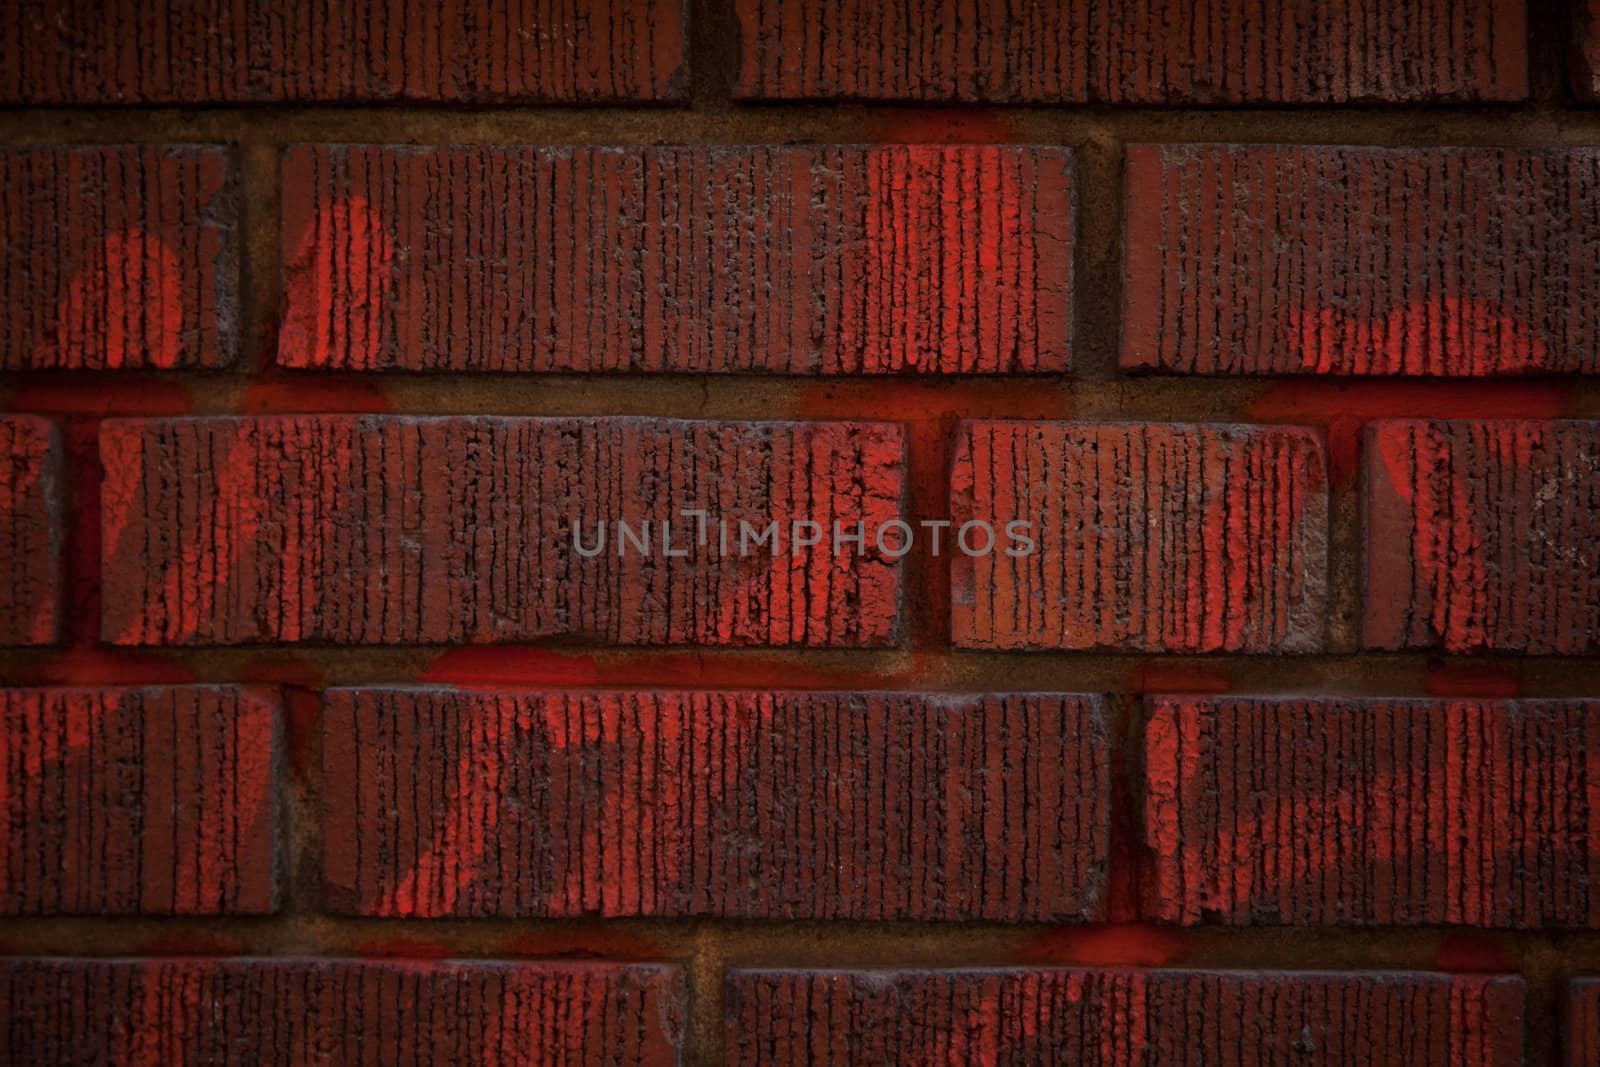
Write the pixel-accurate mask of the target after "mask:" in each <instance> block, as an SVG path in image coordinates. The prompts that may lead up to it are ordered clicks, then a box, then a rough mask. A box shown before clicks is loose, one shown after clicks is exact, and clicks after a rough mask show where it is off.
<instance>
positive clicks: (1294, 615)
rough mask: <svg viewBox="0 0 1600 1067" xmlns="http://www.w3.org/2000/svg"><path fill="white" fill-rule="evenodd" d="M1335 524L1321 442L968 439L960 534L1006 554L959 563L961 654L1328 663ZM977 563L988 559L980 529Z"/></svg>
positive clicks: (1031, 430)
mask: <svg viewBox="0 0 1600 1067" xmlns="http://www.w3.org/2000/svg"><path fill="white" fill-rule="evenodd" d="M1327 513H1328V501H1327V476H1326V472H1325V465H1324V460H1323V453H1322V447H1321V445H1320V444H1319V442H1318V441H1317V439H1316V438H1315V437H1314V436H1313V435H1312V433H1311V432H1310V431H1308V430H1302V429H1298V428H1294V427H1280V426H1221V425H1200V424H1188V423H1098V422H1004V421H1002V422H984V421H979V422H966V423H963V424H962V425H961V427H960V429H959V430H958V432H957V440H956V456H955V463H954V467H953V471H952V474H951V503H950V517H951V520H952V523H953V526H954V527H956V528H959V527H961V526H963V525H965V524H966V523H969V522H978V523H988V524H989V526H990V527H991V528H992V529H993V530H994V532H995V536H996V539H997V545H998V546H1000V547H997V548H996V549H995V550H994V551H992V552H990V553H989V554H987V555H979V556H977V557H972V556H968V555H967V554H966V553H965V552H962V551H958V550H955V549H952V550H951V551H950V553H949V558H950V560H951V600H952V628H953V636H954V640H955V643H956V645H957V646H959V647H961V648H986V649H1086V648H1105V649H1118V650H1127V651H1141V652H1155V651H1165V652H1217V651H1228V652H1271V651H1277V652H1304V651H1312V650H1315V649H1318V648H1320V647H1321V645H1322V642H1323V632H1324V627H1325V622H1324V617H1323V609H1324V601H1325V596H1326V594H1325V585H1326V570H1327V560H1326V557H1327ZM1017 522H1021V523H1028V524H1031V525H1030V526H1028V527H1026V528H1018V529H1019V531H1020V530H1023V529H1026V530H1027V531H1031V532H1027V533H1026V536H1027V537H1028V538H1031V540H1032V542H1033V543H1034V545H1035V547H1034V548H1033V549H1032V550H1031V551H1029V549H1028V546H1027V545H1026V544H1025V543H1024V542H1023V541H1022V540H1020V539H1012V538H1007V537H1006V536H1005V532H1006V531H1007V530H1008V529H1010V528H1011V524H1012V523H1017ZM954 532H955V531H954V530H952V533H954ZM969 546H970V547H972V548H973V549H974V550H978V549H981V548H982V547H983V546H984V534H983V532H982V528H981V527H975V528H974V529H973V531H972V533H971V534H970V537H969ZM957 547H959V546H957ZM1013 552H1015V553H1017V554H1016V555H1012V553H1013Z"/></svg>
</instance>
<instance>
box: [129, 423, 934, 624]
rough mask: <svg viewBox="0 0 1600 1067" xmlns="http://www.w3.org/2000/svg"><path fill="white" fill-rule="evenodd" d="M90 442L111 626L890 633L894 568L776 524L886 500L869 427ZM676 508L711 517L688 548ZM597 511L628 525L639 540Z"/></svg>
mask: <svg viewBox="0 0 1600 1067" xmlns="http://www.w3.org/2000/svg"><path fill="white" fill-rule="evenodd" d="M100 443H101V456H102V461H103V463H104V465H105V468H106V482H105V489H104V494H103V496H104V500H103V505H104V506H103V511H104V518H103V525H104V528H105V532H104V536H103V555H104V560H103V570H104V587H105V591H104V613H103V620H102V623H103V636H104V638H105V639H106V640H107V641H111V642H114V643H119V644H146V645H150V644H238V643H250V642H312V641H316V642H326V643H336V644H407V643H450V644H457V643H463V642H491V641H514V640H526V639H532V638H538V637H551V636H571V637H575V638H580V639H585V640H590V641H594V642H597V643H603V644H632V645H638V644H654V645H662V644H713V645H730V644H736V645H753V644H768V645H811V646H861V645H884V644H888V643H890V642H892V641H893V640H895V638H896V629H897V625H898V616H899V598H900V591H899V583H900V565H899V564H898V563H896V562H894V561H891V560H889V559H887V558H885V557H883V556H881V555H880V554H879V553H878V552H877V550H876V548H875V547H874V546H873V545H872V543H871V540H870V539H869V541H868V543H867V545H866V548H865V552H864V553H859V554H858V553H854V552H852V550H851V549H850V548H849V546H844V548H843V550H842V551H841V552H840V553H839V554H838V555H834V554H833V553H831V552H827V551H823V550H824V549H827V548H829V547H830V546H829V545H828V544H827V541H828V540H829V534H828V533H827V532H824V535H823V537H824V543H823V544H821V545H818V546H816V547H815V548H802V549H799V550H798V551H797V552H796V551H794V550H793V546H794V544H795V543H796V542H795V541H794V540H793V539H791V536H790V535H791V531H792V529H793V523H794V522H796V521H802V520H806V521H814V522H817V523H820V524H821V525H822V528H823V530H824V531H829V530H831V525H832V523H834V522H838V523H840V524H841V525H842V527H844V528H845V529H847V530H853V529H854V528H855V527H856V524H857V523H863V524H864V526H865V528H866V529H868V530H875V529H877V528H878V527H879V526H881V525H882V524H883V523H885V522H887V521H888V520H890V519H892V518H894V517H895V516H896V515H897V514H898V509H899V502H900V497H901V494H902V490H903V486H902V482H903V469H902V451H903V448H902V442H901V436H900V431H899V429H898V428H897V427H894V426H891V425H887V424H879V423H779V422H744V423H740V422H686V421H677V420H669V419H647V418H600V419H536V418H505V417H489V416H484V417H478V416H461V417H443V418H405V417H386V416H342V415H332V416H290V417H267V418H256V419H244V418H220V417H219V418H194V419H149V420H145V419H128V420H109V421H108V422H106V423H105V425H104V428H103V430H102V433H101V442H100ZM689 507H699V508H702V509H705V510H706V511H707V512H708V513H709V517H708V518H707V520H706V521H707V524H708V526H707V530H706V533H707V536H706V544H705V545H704V546H699V545H697V544H696V543H695V542H696V540H697V538H696V533H697V530H696V523H695V520H694V519H692V518H685V517H682V516H681V515H680V514H679V511H680V509H682V508H689ZM719 519H720V520H726V521H727V523H728V531H729V532H728V537H727V549H726V551H724V549H723V546H722V538H721V535H720V532H719V529H718V527H717V525H716V523H717V521H718V520H719ZM619 521H621V522H626V523H627V525H628V528H629V529H630V530H632V531H634V532H635V534H638V533H639V532H640V531H642V530H645V529H646V527H645V523H646V522H649V524H650V525H649V526H648V532H647V533H646V535H645V536H646V537H648V539H649V541H648V544H649V548H648V552H647V551H646V550H643V549H640V548H638V547H637V546H636V544H635V543H632V542H626V541H624V540H622V539H621V538H620V537H619V536H618V531H617V530H616V528H615V527H614V526H613V525H611V524H613V523H615V522H619ZM663 521H670V522H671V523H672V529H671V530H670V531H665V532H664V531H663V528H662V526H661V523H662V522H663ZM740 522H746V523H748V524H749V525H750V526H751V528H752V529H755V530H757V531H758V532H759V531H761V530H764V529H765V528H766V527H767V525H768V524H769V523H771V522H777V523H779V525H780V531H779V534H780V536H781V538H782V552H781V554H779V555H777V556H774V555H772V552H771V548H770V547H768V548H759V547H751V542H749V541H747V542H746V543H745V555H743V556H741V555H740V543H739V535H740V527H739V523H740ZM602 523H603V524H605V528H606V530H607V539H606V541H605V544H604V550H603V551H600V552H599V554H597V555H595V556H593V557H591V558H584V557H583V556H581V555H580V554H579V553H578V551H577V550H576V547H575V544H574V530H573V527H574V525H577V526H578V533H579V535H580V536H581V538H582V542H583V544H584V545H585V547H586V548H587V549H594V548H595V545H596V542H597V539H598V537H599V530H600V528H601V524H602ZM668 533H670V540H669V541H667V542H666V543H665V544H664V538H665V537H666V536H667V534H668ZM803 533H804V531H803ZM669 549H670V551H672V552H674V553H688V554H687V555H682V556H674V557H668V555H667V551H668V550H669Z"/></svg>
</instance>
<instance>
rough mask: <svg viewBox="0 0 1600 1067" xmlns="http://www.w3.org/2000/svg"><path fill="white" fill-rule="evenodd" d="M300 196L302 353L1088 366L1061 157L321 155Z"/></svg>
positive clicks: (691, 365)
mask: <svg viewBox="0 0 1600 1067" xmlns="http://www.w3.org/2000/svg"><path fill="white" fill-rule="evenodd" d="M283 190H284V192H283V263H284V291H285V294H286V310H285V314H284V323H283V329H282V332H281V337H280V344H279V360H280V362H282V363H283V364H285V365H287V366H292V367H322V368H333V369H356V370H373V369H388V368H402V369H406V370H444V371H613V372H627V371H632V372H657V371H669V372H733V371H762V372H770V373H777V374H877V373H902V372H903V373H913V372H923V373H1032V372H1045V371H1063V370H1066V369H1067V365H1068V337H1069V333H1070V328H1071V307H1072V305H1071V295H1070V289H1071V278H1072V243H1071V232H1072V156H1071V153H1070V152H1068V151H1067V150H1066V149H1049V148H1022V147H1008V146H994V145H989V146H951V147H943V146H883V147H870V148H863V147H809V146H808V147H792V148H791V147H782V148H766V147H757V148H707V147H686V148H519V147H484V146H460V147H441V148H411V147H404V146H359V145H358V146H348V147H344V146H328V145H312V146H301V147H297V148H293V149H291V150H290V151H289V152H288V154H287V155H286V156H285V158H284V162H283Z"/></svg>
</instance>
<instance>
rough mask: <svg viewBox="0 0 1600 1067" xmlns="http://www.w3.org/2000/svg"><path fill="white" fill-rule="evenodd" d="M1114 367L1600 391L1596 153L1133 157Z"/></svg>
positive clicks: (1193, 150) (1269, 149)
mask: <svg viewBox="0 0 1600 1067" xmlns="http://www.w3.org/2000/svg"><path fill="white" fill-rule="evenodd" d="M1126 200H1127V222H1126V235H1125V236H1126V240H1125V244H1126V248H1127V261H1126V270H1125V288H1124V297H1123V334H1122V365H1123V366H1124V367H1127V368H1150V369H1158V370H1168V371H1178V372H1182V373H1188V374H1370V375H1403V376H1456V377H1466V376H1474V377H1476V376H1487V375H1512V374H1543V373H1584V374H1593V373H1596V372H1597V371H1600V356H1597V352H1600V272H1597V271H1596V270H1595V264H1596V263H1597V262H1600V211H1597V210H1596V204H1597V203H1600V150H1596V149H1592V148H1581V149H1563V150H1557V149H1548V150H1545V149H1531V150H1525V149H1494V148H1471V149H1439V148H1400V149H1388V148H1348V147H1338V148H1322V147H1301V146H1289V145H1268V146H1262V145H1134V146H1131V147H1130V148H1129V149H1128V156H1127V171H1126Z"/></svg>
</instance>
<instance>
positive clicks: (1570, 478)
mask: <svg viewBox="0 0 1600 1067" xmlns="http://www.w3.org/2000/svg"><path fill="white" fill-rule="evenodd" d="M1364 449H1365V466H1366V561H1365V562H1366V629H1365V638H1366V644H1367V645H1368V647H1371V648H1379V649H1403V648H1433V647H1442V648H1444V649H1447V650H1448V651H1451V652H1475V651H1496V652H1521V653H1528V654H1534V655H1539V654H1547V653H1555V654H1561V655H1577V654H1582V653H1589V652H1593V651H1595V650H1596V649H1597V648H1600V422H1566V421H1536V420H1520V421H1519V420H1503V421H1501V420H1489V421H1480V420H1461V421H1429V420H1422V419H1397V420H1392V421H1382V422H1376V423H1373V424H1371V425H1369V426H1368V427H1367V431H1366V438H1365V442H1364Z"/></svg>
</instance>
